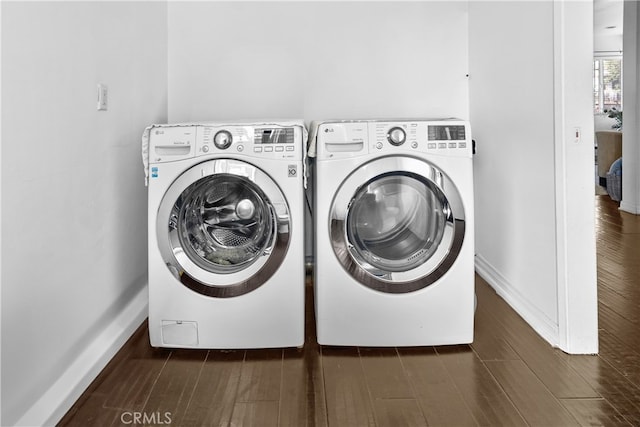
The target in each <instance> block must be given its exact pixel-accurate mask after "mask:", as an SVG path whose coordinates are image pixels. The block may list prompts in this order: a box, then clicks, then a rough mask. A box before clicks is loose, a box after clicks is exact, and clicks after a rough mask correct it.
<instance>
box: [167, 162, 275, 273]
mask: <svg viewBox="0 0 640 427" xmlns="http://www.w3.org/2000/svg"><path fill="white" fill-rule="evenodd" d="M267 200H268V199H267V197H266V196H265V195H264V193H263V192H262V191H261V190H260V188H258V187H257V186H256V185H255V184H254V183H253V182H251V181H249V180H248V179H246V178H243V177H238V176H234V175H228V174H220V175H212V176H208V177H206V178H202V179H200V180H199V181H197V182H195V183H193V184H192V185H190V186H189V187H187V189H186V190H185V191H184V192H183V193H182V195H181V196H180V197H179V198H178V200H177V201H176V203H175V204H174V206H173V209H172V214H171V220H170V222H169V232H170V233H172V232H176V233H177V235H178V238H179V241H180V243H181V245H180V246H181V247H182V248H183V249H184V250H185V251H186V252H187V255H188V256H189V258H191V259H192V260H193V261H194V262H195V263H196V264H198V265H199V266H200V267H201V268H203V269H205V270H207V271H210V272H212V273H220V274H225V273H232V272H236V271H239V270H242V269H244V268H246V267H247V266H248V265H250V264H251V263H253V262H254V261H255V260H256V259H257V258H258V257H259V256H260V255H261V254H262V253H264V251H265V249H266V248H267V247H269V246H270V245H271V244H272V241H273V239H274V238H275V234H274V228H275V219H274V215H273V213H272V212H271V210H270V209H269V205H268V204H267ZM172 228H173V230H172Z"/></svg>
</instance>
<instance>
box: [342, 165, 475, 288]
mask: <svg viewBox="0 0 640 427" xmlns="http://www.w3.org/2000/svg"><path fill="white" fill-rule="evenodd" d="M358 182H359V184H358ZM330 222H331V224H330V228H331V230H330V233H331V235H332V244H333V248H334V252H335V253H336V256H337V257H338V259H339V260H340V262H341V263H342V264H343V266H344V267H345V269H346V270H347V271H348V272H349V273H350V274H351V275H352V276H353V277H354V278H356V279H357V280H358V281H359V282H360V283H362V284H364V285H365V286H368V287H370V288H372V289H376V290H379V291H383V292H388V293H406V292H412V291H415V290H418V289H422V288H424V287H426V286H429V285H430V284H432V283H434V282H435V281H436V280H437V279H439V278H440V277H442V275H443V274H445V273H446V271H447V270H448V269H449V268H450V266H451V265H452V264H453V262H454V261H455V259H456V258H457V256H458V254H459V252H460V249H461V246H462V241H463V239H464V229H465V227H464V226H465V222H464V209H463V208H462V203H461V199H460V195H459V194H458V191H457V189H456V188H455V186H454V185H453V183H452V182H451V180H450V179H449V178H448V177H446V175H444V173H442V171H440V170H439V169H438V168H436V167H435V166H433V165H431V164H429V163H426V162H422V161H419V160H417V159H413V158H402V157H398V158H396V157H389V158H385V159H378V160H375V161H373V162H370V163H369V164H367V165H365V166H363V167H361V168H359V169H357V170H356V171H355V172H354V173H353V174H351V175H350V176H349V177H348V178H347V180H346V181H345V182H344V183H343V185H342V186H341V187H340V189H339V191H338V193H337V195H336V198H335V200H334V204H333V207H332V210H331V221H330Z"/></svg>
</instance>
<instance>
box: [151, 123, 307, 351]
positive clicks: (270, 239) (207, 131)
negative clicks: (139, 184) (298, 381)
mask: <svg viewBox="0 0 640 427" xmlns="http://www.w3.org/2000/svg"><path fill="white" fill-rule="evenodd" d="M303 135H304V128H303V125H302V124H301V123H300V124H299V125H292V124H290V123H286V124H281V123H268V122H265V123H260V124H245V123H236V124H221V123H220V124H216V123H211V124H201V125H174V126H170V125H164V126H158V127H154V128H152V129H151V131H150V136H149V167H150V179H149V336H150V341H151V345H152V346H154V347H182V348H211V349H234V348H270V347H300V346H302V345H303V343H304V286H305V285H304V280H305V278H304V219H303V213H304V203H303V200H304V199H303V183H302V177H303V171H302V159H303V154H304V153H303Z"/></svg>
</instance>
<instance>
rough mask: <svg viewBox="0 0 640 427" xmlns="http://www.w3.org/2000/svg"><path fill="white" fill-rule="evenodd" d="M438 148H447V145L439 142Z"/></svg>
mask: <svg viewBox="0 0 640 427" xmlns="http://www.w3.org/2000/svg"><path fill="white" fill-rule="evenodd" d="M438 148H447V143H446V142H439V143H438Z"/></svg>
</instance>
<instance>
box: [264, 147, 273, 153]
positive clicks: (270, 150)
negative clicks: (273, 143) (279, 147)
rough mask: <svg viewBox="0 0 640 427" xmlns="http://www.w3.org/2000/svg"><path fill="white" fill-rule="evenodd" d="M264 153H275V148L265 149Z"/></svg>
mask: <svg viewBox="0 0 640 427" xmlns="http://www.w3.org/2000/svg"><path fill="white" fill-rule="evenodd" d="M264 151H265V153H271V152H273V147H264Z"/></svg>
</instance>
